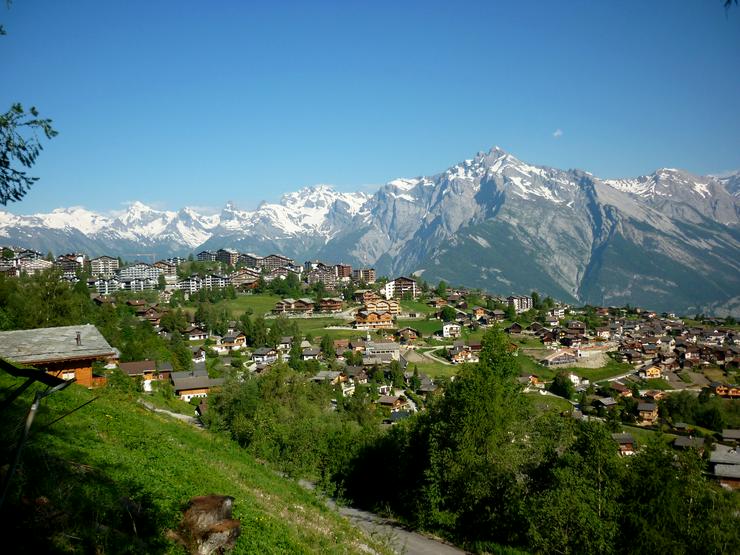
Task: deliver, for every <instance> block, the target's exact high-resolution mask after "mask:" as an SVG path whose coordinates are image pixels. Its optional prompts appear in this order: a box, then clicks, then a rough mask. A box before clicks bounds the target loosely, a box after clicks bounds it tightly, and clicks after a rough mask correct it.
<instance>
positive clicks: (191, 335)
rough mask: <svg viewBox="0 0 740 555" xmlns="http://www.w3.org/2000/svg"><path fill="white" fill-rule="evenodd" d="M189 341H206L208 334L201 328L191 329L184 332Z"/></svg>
mask: <svg viewBox="0 0 740 555" xmlns="http://www.w3.org/2000/svg"><path fill="white" fill-rule="evenodd" d="M183 335H184V336H185V337H186V338H187V339H188V341H205V340H206V339H208V334H207V333H206V332H205V331H204V330H202V329H201V328H199V327H190V328H188V329H186V330H185V331H184V332H183Z"/></svg>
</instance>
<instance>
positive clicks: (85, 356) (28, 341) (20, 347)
mask: <svg viewBox="0 0 740 555" xmlns="http://www.w3.org/2000/svg"><path fill="white" fill-rule="evenodd" d="M0 358H4V359H8V360H10V361H12V362H15V363H17V364H20V365H23V366H33V367H35V368H38V369H39V370H43V371H44V372H46V373H47V374H50V375H52V376H55V377H58V378H61V379H63V380H76V381H77V383H79V384H80V385H83V386H85V387H88V388H91V387H97V386H100V385H104V384H105V381H106V380H105V378H104V377H102V376H95V375H93V371H92V366H93V364H94V363H96V362H100V363H108V362H110V361H113V360H117V359H118V352H117V351H116V350H114V349H113V347H111V346H110V345H109V344H108V342H107V341H106V340H105V338H104V337H103V336H102V335H101V333H100V332H99V331H98V329H97V328H96V327H95V326H93V325H91V324H85V325H81V326H59V327H53V328H36V329H30V330H14V331H4V332H0Z"/></svg>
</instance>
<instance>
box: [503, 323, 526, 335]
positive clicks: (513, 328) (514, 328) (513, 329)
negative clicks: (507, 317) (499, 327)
mask: <svg viewBox="0 0 740 555" xmlns="http://www.w3.org/2000/svg"><path fill="white" fill-rule="evenodd" d="M523 330H524V328H523V327H522V326H521V324H519V323H518V322H514V323H513V324H511V325H510V326H509V327H508V328H504V331H505V332H506V333H508V334H512V333H522V331H523Z"/></svg>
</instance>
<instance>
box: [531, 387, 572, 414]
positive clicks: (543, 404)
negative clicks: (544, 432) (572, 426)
mask: <svg viewBox="0 0 740 555" xmlns="http://www.w3.org/2000/svg"><path fill="white" fill-rule="evenodd" d="M524 396H525V397H526V398H527V399H529V401H530V402H531V403H532V405H533V406H534V407H535V408H536V409H537V410H538V411H541V412H546V411H555V412H557V413H561V412H563V411H569V410H572V409H573V405H572V404H571V403H569V402H568V401H567V400H566V399H563V398H562V397H556V396H553V395H541V394H539V393H534V392H530V393H525V394H524Z"/></svg>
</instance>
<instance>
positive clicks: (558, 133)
mask: <svg viewBox="0 0 740 555" xmlns="http://www.w3.org/2000/svg"><path fill="white" fill-rule="evenodd" d="M552 136H553V137H555V138H556V139H559V138H560V137H562V136H563V130H562V129H560V128H559V127H558V128H557V129H556V130H555V131H553V133H552Z"/></svg>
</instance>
